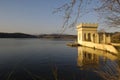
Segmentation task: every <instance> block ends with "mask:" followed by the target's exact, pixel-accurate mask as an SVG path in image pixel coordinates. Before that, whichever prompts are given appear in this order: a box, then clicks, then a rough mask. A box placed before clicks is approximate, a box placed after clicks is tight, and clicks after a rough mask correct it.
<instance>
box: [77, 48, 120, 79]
mask: <svg viewBox="0 0 120 80" xmlns="http://www.w3.org/2000/svg"><path fill="white" fill-rule="evenodd" d="M117 61H118V57H117V55H113V54H112V53H109V52H106V51H102V50H97V49H92V48H88V47H78V58H77V66H78V67H79V68H80V69H81V70H92V71H96V70H97V71H98V72H100V73H99V74H101V73H102V74H104V75H102V76H107V77H110V76H111V77H115V78H117V77H120V76H117V77H116V75H119V74H120V68H119V66H118V63H117ZM114 74H115V76H113V75H114ZM107 80H108V79H107Z"/></svg>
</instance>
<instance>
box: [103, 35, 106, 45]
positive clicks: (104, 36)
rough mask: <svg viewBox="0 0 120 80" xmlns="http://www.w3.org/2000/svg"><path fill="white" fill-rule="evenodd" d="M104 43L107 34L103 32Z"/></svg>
mask: <svg viewBox="0 0 120 80" xmlns="http://www.w3.org/2000/svg"><path fill="white" fill-rule="evenodd" d="M103 43H104V44H105V43H106V34H105V33H103Z"/></svg>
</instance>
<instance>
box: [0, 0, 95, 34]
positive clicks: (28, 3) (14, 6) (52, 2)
mask: <svg viewBox="0 0 120 80" xmlns="http://www.w3.org/2000/svg"><path fill="white" fill-rule="evenodd" d="M67 1H69V0H0V32H9V33H14V32H22V33H29V34H53V33H60V32H61V30H62V27H61V26H62V24H63V15H62V14H53V13H52V12H53V11H54V10H55V8H58V7H60V6H61V5H62V4H63V3H65V2H67ZM86 17H87V18H86ZM86 17H83V18H82V19H81V21H80V22H97V18H96V16H95V14H94V13H90V14H87V15H86ZM64 33H65V34H77V31H76V29H75V28H74V29H73V28H72V29H69V28H68V29H67V30H66V31H65V32H64Z"/></svg>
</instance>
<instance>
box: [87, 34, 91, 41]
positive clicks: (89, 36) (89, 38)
mask: <svg viewBox="0 0 120 80" xmlns="http://www.w3.org/2000/svg"><path fill="white" fill-rule="evenodd" d="M88 41H91V34H90V33H88Z"/></svg>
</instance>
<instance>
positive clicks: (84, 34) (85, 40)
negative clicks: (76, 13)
mask: <svg viewBox="0 0 120 80" xmlns="http://www.w3.org/2000/svg"><path fill="white" fill-rule="evenodd" d="M84 41H86V33H84Z"/></svg>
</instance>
